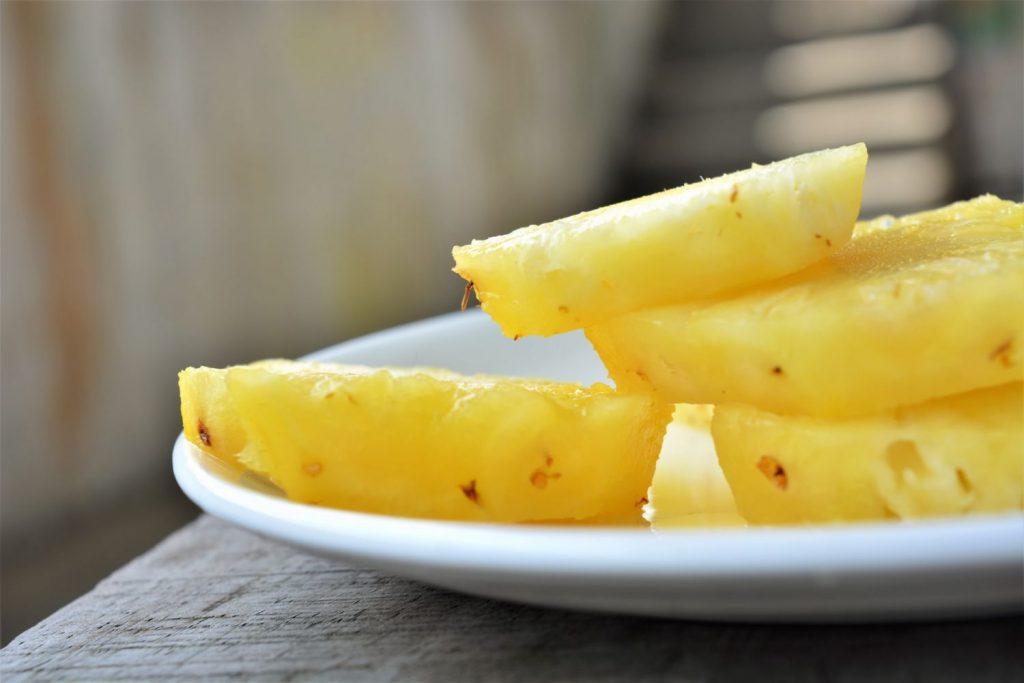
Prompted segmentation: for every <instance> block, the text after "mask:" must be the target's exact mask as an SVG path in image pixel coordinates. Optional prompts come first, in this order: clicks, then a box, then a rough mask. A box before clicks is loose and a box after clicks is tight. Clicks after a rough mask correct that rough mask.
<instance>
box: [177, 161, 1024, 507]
mask: <svg viewBox="0 0 1024 683" xmlns="http://www.w3.org/2000/svg"><path fill="white" fill-rule="evenodd" d="M866 161H867V152H866V150H865V148H864V146H863V145H855V146H851V147H846V148H841V149H836V150H827V151H823V152H817V153H814V154H808V155H803V156H800V157H794V158H792V159H788V160H786V161H783V162H779V163H776V164H771V165H769V166H763V167H754V168H751V169H749V170H746V171H741V172H739V173H734V174H731V175H727V176H723V177H721V178H715V179H712V180H706V181H702V182H700V183H697V184H694V185H688V186H684V187H681V188H678V189H675V190H670V191H667V192H663V193H660V194H656V195H651V196H649V197H644V198H641V199H637V200H633V201H630V202H625V203H622V204H617V205H614V206H610V207H606V208H603V209H598V210H596V211H591V212H588V213H584V214H580V215H578V216H573V217H570V218H567V219H563V220H560V221H556V222H554V223H550V224H545V225H540V226H530V227H528V228H523V229H521V230H517V231H515V232H513V233H510V234H508V235H504V236H501V237H496V238H492V239H489V240H484V241H475V242H473V244H471V245H468V246H465V247H457V248H456V249H455V250H454V252H453V253H454V256H455V261H456V268H455V270H456V272H458V273H459V274H460V275H461V276H462V277H464V278H465V279H466V280H468V281H469V283H470V284H469V286H471V287H472V288H473V289H474V290H475V292H476V295H477V297H478V298H479V300H480V301H481V304H482V306H483V308H484V310H485V311H486V312H487V313H489V314H490V315H491V316H492V317H493V318H494V319H495V320H496V321H497V322H498V324H499V325H500V326H501V328H502V330H503V331H504V333H505V334H506V335H508V336H510V337H513V338H518V337H519V336H522V335H526V334H541V335H550V334H556V333H559V332H563V331H566V330H570V329H577V328H581V327H582V328H585V329H586V333H587V335H588V337H589V338H590V339H591V341H592V342H593V344H594V347H595V348H596V349H597V351H598V353H599V354H600V355H601V357H602V359H603V360H604V362H605V364H606V366H607V367H608V370H609V374H610V375H611V376H612V378H613V379H614V380H615V382H616V384H617V386H618V388H619V390H618V391H612V390H610V389H609V388H608V387H605V386H603V385H595V386H594V387H591V388H583V387H580V386H577V385H571V384H560V383H555V382H546V381H530V380H514V379H509V378H497V377H483V376H480V377H462V376H458V375H455V374H452V373H449V372H446V371H441V370H432V369H405V370H399V369H370V368H361V367H353V366H341V365H328V364H300V363H292V362H287V361H271V362H265V363H258V364H254V365H251V366H242V367H234V368H227V369H223V370H216V369H210V368H198V369H196V368H190V369H188V370H185V371H183V372H182V373H181V376H180V383H181V395H182V418H183V421H184V427H185V435H186V437H187V438H188V439H189V440H190V441H191V442H192V443H193V444H195V445H196V446H197V447H199V448H201V449H203V450H205V451H206V452H208V453H210V454H211V455H214V456H215V457H218V458H219V459H221V460H223V461H226V462H229V463H233V464H235V465H238V466H241V467H245V468H248V469H251V470H253V471H255V472H257V473H260V474H262V475H265V476H266V477H268V478H270V479H271V480H272V481H273V482H274V483H276V484H277V485H278V486H280V487H281V488H282V489H284V491H285V492H286V493H287V494H288V495H289V496H290V497H292V498H294V499H296V500H299V501H303V502H308V503H316V504H321V505H328V506H334V507H341V508H347V509H354V510H361V511H368V512H378V513H387V514H398V515H408V516H417V517H431V518H440V519H461V520H488V521H501V522H521V521H571V520H583V521H588V522H594V523H631V522H637V521H639V520H640V517H641V512H642V508H643V506H644V504H645V503H646V502H647V495H648V487H649V485H650V483H651V478H652V475H653V472H654V467H655V461H656V460H657V457H658V453H659V450H660V449H661V445H662V439H663V437H664V435H665V429H666V425H667V424H668V422H669V419H670V416H671V413H672V409H673V405H672V404H674V403H714V404H718V405H717V407H716V409H715V415H714V419H713V424H712V431H713V435H714V442H715V447H716V449H717V452H718V458H719V461H720V464H721V466H722V470H723V471H724V473H725V476H726V479H727V481H728V485H729V486H730V487H731V489H732V493H733V494H734V496H735V506H736V509H738V510H739V512H740V514H742V516H743V517H744V518H745V519H746V520H747V521H748V522H750V523H785V522H799V521H825V520H851V519H878V518H884V517H897V518H909V517H915V516H923V515H931V514H955V513H962V512H966V511H983V510H998V509H1014V508H1019V507H1021V495H1022V488H1024V486H1022V481H1021V480H1022V478H1024V412H1022V408H1024V406H1022V402H1021V400H1022V393H1021V384H1020V380H1021V357H1020V353H1019V344H1020V343H1021V341H1022V340H1024V329H1022V327H1024V244H1022V237H1024V225H1022V223H1024V221H1022V218H1024V214H1022V211H1024V209H1022V207H1021V206H1020V205H1014V204H1012V203H1009V202H1003V201H1000V200H998V199H995V198H992V197H982V198H979V199H977V200H974V201H972V202H966V203H963V204H956V205H953V206H951V207H947V208H946V209H941V210H938V211H934V212H930V213H925V214H919V215H916V216H908V217H905V218H903V219H898V220H894V219H883V220H879V221H875V222H871V223H864V224H858V225H857V226H856V230H854V224H855V221H856V217H857V213H858V211H859V208H860V195H861V188H862V184H863V177H864V169H865V164H866ZM851 234H852V235H853V237H852V240H851ZM678 414H679V413H677V415H678ZM655 488H657V487H655ZM716 495H717V494H716ZM697 497H698V498H699V497H700V496H697ZM717 498H719V499H720V498H721V496H717ZM731 505H732V501H729V506H730V509H731ZM710 512H717V511H710ZM712 516H713V515H712Z"/></svg>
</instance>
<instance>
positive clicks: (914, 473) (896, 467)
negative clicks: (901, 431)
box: [885, 439, 928, 480]
mask: <svg viewBox="0 0 1024 683" xmlns="http://www.w3.org/2000/svg"><path fill="white" fill-rule="evenodd" d="M885 461H886V462H887V463H888V464H889V469H891V470H892V471H893V474H894V475H895V476H896V479H897V480H906V479H907V478H908V477H907V475H908V473H909V474H910V478H914V479H920V478H921V477H922V476H924V474H925V473H926V472H927V471H928V467H927V466H926V465H925V463H924V460H923V459H922V458H921V454H920V453H919V452H918V450H917V445H916V444H915V443H914V442H913V441H908V440H906V439H903V440H900V441H893V442H892V443H891V444H889V447H888V448H887V449H885Z"/></svg>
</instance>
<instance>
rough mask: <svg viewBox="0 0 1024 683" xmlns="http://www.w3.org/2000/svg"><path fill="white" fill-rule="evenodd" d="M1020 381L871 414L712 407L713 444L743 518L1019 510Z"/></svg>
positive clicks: (1023, 438) (1023, 454)
mask: <svg viewBox="0 0 1024 683" xmlns="http://www.w3.org/2000/svg"><path fill="white" fill-rule="evenodd" d="M1022 392H1024V387H1022V385H1021V383H1019V382H1016V383H1012V384H1006V385H1003V386H999V387H993V388H988V389H980V390H978V391H974V392H970V393H966V394H958V395H956V396H950V397H946V398H943V399H936V400H934V401H930V402H927V403H923V404H918V405H916V406H909V407H905V408H900V409H895V410H891V411H888V412H885V413H880V414H876V415H870V416H867V417H859V418H851V419H846V420H823V419H818V418H813V417H805V416H782V415H777V414H774V413H769V412H767V411H763V410H758V409H757V408H753V407H750V406H743V405H723V406H717V407H716V408H715V417H714V421H713V424H712V432H713V434H714V440H715V448H716V449H717V451H718V459H719V462H720V463H721V465H722V470H723V471H724V472H725V476H726V478H727V479H728V481H729V484H730V486H731V487H732V492H733V495H734V496H735V499H736V504H737V507H738V508H739V511H740V514H742V515H743V517H745V518H746V519H747V521H748V522H750V523H751V524H796V523H801V522H834V521H835V522H838V521H855V520H878V519H886V518H891V519H912V518H919V517H931V516H938V515H961V514H966V513H975V512H997V511H1004V510H1020V509H1022V505H1024V502H1022V496H1024V393H1022Z"/></svg>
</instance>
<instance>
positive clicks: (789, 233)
mask: <svg viewBox="0 0 1024 683" xmlns="http://www.w3.org/2000/svg"><path fill="white" fill-rule="evenodd" d="M866 164H867V149H866V148H865V147H864V145H863V144H859V145H852V146H850V147H842V148H839V149H835V150H826V151H822V152H815V153H812V154H804V155H802V156H798V157H793V158H791V159H787V160H785V161H780V162H777V163H774V164H770V165H768V166H754V167H753V168H750V169H748V170H745V171H739V172H737V173H732V174H730V175H725V176H722V177H719V178H714V179H711V180H704V181H702V182H699V183H695V184H692V185H684V186H683V187H679V188H676V189H674V190H667V191H665V192H660V193H658V194H653V195H650V196H648V197H641V198H639V199H633V200H631V201H627V202H622V203H620V204H614V205H612V206H607V207H604V208H600V209H596V210H594V211H588V212H586V213H581V214H578V215H575V216H571V217H569V218H563V219H561V220H557V221H554V222H552V223H545V224H543V225H531V226H529V227H526V228H521V229H519V230H516V231H514V232H512V233H509V234H507V235H501V236H498V237H493V238H491V239H487V240H483V241H478V240H474V241H473V243H472V244H470V245H468V246H461V247H455V248H454V249H453V250H452V255H453V256H454V257H455V269H454V270H455V272H456V273H458V274H459V275H460V276H461V277H463V278H464V279H466V280H467V281H469V282H470V284H471V286H472V287H473V288H474V289H475V291H476V295H477V298H478V299H479V300H480V303H481V305H482V307H483V309H484V311H486V312H487V313H488V314H490V315H491V317H492V318H494V320H495V321H497V323H498V324H499V325H500V326H501V329H502V331H503V332H504V333H505V335H507V336H509V337H513V338H516V337H519V336H523V335H529V334H539V335H552V334H557V333H559V332H565V331H567V330H572V329H577V328H581V327H586V326H589V325H594V324H596V323H599V322H601V321H603V320H605V319H607V318H611V317H613V316H616V315H620V314H623V313H628V312H630V311H634V310H638V309H642V308H649V307H651V306H658V305H664V304H669V303H675V302H679V301H688V300H692V299H698V298H702V297H708V296H712V295H715V294H718V293H721V292H725V291H729V290H734V289H737V288H740V287H743V286H746V285H751V284H755V283H758V282H763V281H766V280H770V279H773V278H776V277H779V276H781V275H784V274H786V273H791V272H793V271H796V270H799V269H801V268H804V267H806V266H808V265H810V264H812V263H814V262H816V261H819V260H821V259H822V258H824V257H825V256H826V255H827V254H829V253H830V252H831V251H832V250H833V249H836V248H838V247H839V246H841V245H842V244H843V243H844V242H846V241H847V240H848V239H849V237H850V232H851V231H852V230H853V225H854V222H855V221H856V220H857V212H858V211H859V209H860V199H861V190H862V187H863V183H864V168H865V165H866ZM467 293H468V291H467Z"/></svg>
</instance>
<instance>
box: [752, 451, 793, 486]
mask: <svg viewBox="0 0 1024 683" xmlns="http://www.w3.org/2000/svg"><path fill="white" fill-rule="evenodd" d="M757 469H759V470H760V471H761V473H762V474H764V476H766V477H768V479H769V480H771V481H772V482H773V483H774V484H775V488H777V489H779V490H780V491H785V490H786V487H788V486H789V477H787V476H786V470H785V468H783V466H782V464H781V463H780V462H779V461H778V460H776V459H775V458H773V457H772V456H770V455H762V456H761V459H760V460H758V461H757Z"/></svg>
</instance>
